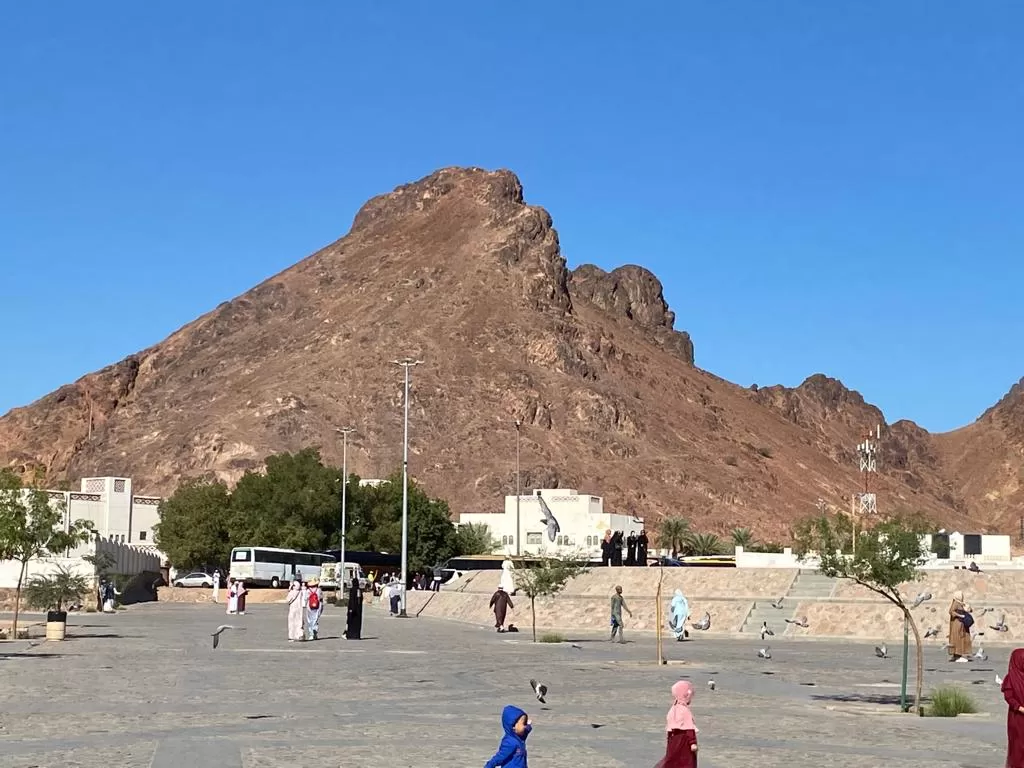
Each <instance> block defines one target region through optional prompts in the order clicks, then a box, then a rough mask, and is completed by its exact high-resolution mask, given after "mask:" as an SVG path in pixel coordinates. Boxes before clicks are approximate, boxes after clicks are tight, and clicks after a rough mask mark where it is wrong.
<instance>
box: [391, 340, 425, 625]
mask: <svg viewBox="0 0 1024 768" xmlns="http://www.w3.org/2000/svg"><path fill="white" fill-rule="evenodd" d="M391 362H393V363H394V364H395V365H400V366H402V368H404V369H405V426H404V428H403V433H402V592H401V597H402V601H401V606H400V608H399V611H398V615H399V616H402V617H405V616H406V615H407V614H406V612H405V593H406V589H407V588H408V586H409V571H408V568H409V369H410V368H413V367H415V366H417V365H420V364H422V363H423V361H422V360H414V359H413V358H411V357H406V358H403V359H402V360H392V361H391Z"/></svg>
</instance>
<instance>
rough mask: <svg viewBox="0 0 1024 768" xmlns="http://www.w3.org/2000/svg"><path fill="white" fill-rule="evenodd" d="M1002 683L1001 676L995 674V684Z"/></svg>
mask: <svg viewBox="0 0 1024 768" xmlns="http://www.w3.org/2000/svg"><path fill="white" fill-rule="evenodd" d="M1002 684H1003V678H1001V677H1000V676H999V675H996V685H1002Z"/></svg>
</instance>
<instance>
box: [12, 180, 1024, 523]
mask: <svg viewBox="0 0 1024 768" xmlns="http://www.w3.org/2000/svg"><path fill="white" fill-rule="evenodd" d="M674 325H675V315H674V313H673V312H672V311H671V310H670V309H669V307H668V305H667V304H666V302H665V299H664V296H663V293H662V287H661V284H660V283H659V282H658V280H657V278H655V277H654V275H652V274H651V273H650V272H648V271H647V270H645V269H643V268H642V267H637V266H624V267H620V268H618V269H615V270H612V271H611V272H605V271H604V270H601V269H599V268H597V267H594V266H590V265H584V266H581V267H579V268H577V269H575V270H573V271H572V272H570V271H569V270H567V268H566V263H565V259H564V257H563V255H562V253H561V250H560V248H559V243H558V234H557V232H556V231H555V229H554V228H553V226H552V220H551V217H550V215H549V214H548V213H547V212H546V211H545V210H544V209H542V208H538V207H535V206H531V205H528V204H526V203H525V202H524V198H523V190H522V186H521V185H520V183H519V180H518V179H517V178H516V177H515V176H514V175H513V174H512V173H510V172H508V171H497V172H488V171H485V170H481V169H478V168H447V169H443V170H441V171H438V172H437V173H434V174H432V175H430V176H428V177H426V178H424V179H421V180H420V181H417V182H415V183H412V184H408V185H405V186H403V187H400V188H398V189H396V190H395V191H394V192H391V193H389V194H385V195H381V196H379V197H376V198H374V199H373V200H371V201H369V202H368V203H367V204H366V205H365V206H363V208H362V209H361V210H360V211H359V213H358V214H357V215H356V217H355V221H354V223H353V226H352V229H351V231H350V232H349V234H348V235H346V236H345V237H343V238H342V239H341V240H338V241H337V242H335V243H333V244H331V245H329V246H327V247H326V248H324V249H323V250H321V251H319V252H317V253H315V254H313V255H312V256H309V257H308V258H306V259H305V260H303V261H301V262H299V263H298V264H296V265H295V266H294V267H292V268H290V269H288V270H286V271H284V272H282V273H281V274H279V275H276V276H274V277H272V278H270V279H269V280H267V281H265V282H264V283H262V284H260V285H258V286H256V287H255V288H253V289H252V290H251V291H249V292H247V293H245V294H243V295H242V296H239V297H238V298H236V299H233V300H232V301H229V302H226V303H224V304H222V305H221V306H219V307H217V308H216V309H214V310H213V311H211V312H209V313H208V314H206V315H204V316H202V317H200V318H199V319H197V320H196V321H194V322H192V323H190V324H189V325H187V326H185V327H184V328H182V329H181V330H179V331H177V332H176V333H174V334H173V335H171V336H170V337H169V338H167V339H165V340H164V341H162V342H161V343H159V344H157V345H155V346H153V347H151V348H149V349H146V350H142V351H141V352H139V353H137V354H135V355H132V356H131V357H129V358H127V359H125V360H123V361H121V362H119V363H117V364H115V365H112V366H110V367H108V368H105V369H103V370H102V371H98V372H96V373H92V374H88V375H86V376H84V377H83V378H82V379H80V380H79V381H77V382H75V383H73V384H69V385H67V386H65V387H62V388H61V389H59V390H58V391H56V392H54V393H52V394H50V395H48V396H46V397H44V398H42V399H41V400H39V401H38V402H36V403H33V404H32V405H30V406H27V407H25V408H18V409H15V410H14V411H11V412H10V413H8V414H7V415H6V416H3V417H2V418H0V464H3V465H11V466H15V467H17V468H18V469H20V470H24V471H27V470H30V469H37V468H38V469H41V470H42V471H44V472H45V473H46V474H47V475H48V476H49V478H51V480H52V481H57V480H59V479H63V478H69V479H75V478H77V477H80V476H83V475H89V474H120V475H129V476H132V477H133V478H135V479H136V484H137V487H138V488H139V489H140V491H145V492H152V493H169V492H171V491H172V490H173V489H174V487H175V486H176V484H177V482H178V481H179V480H180V479H182V478H184V477H191V476H197V475H209V476H216V477H220V478H223V479H225V480H228V481H234V480H236V479H237V478H238V477H240V476H241V474H242V473H244V472H245V471H246V470H248V469H253V468H257V467H259V466H260V465H261V463H262V460H263V458H264V457H265V456H266V455H268V454H269V453H272V452H276V451H282V450H298V449H300V448H302V447H305V446H307V445H316V446H320V447H321V448H322V449H323V452H324V455H325V457H326V458H327V459H328V460H333V461H338V462H340V458H341V457H340V445H339V442H338V438H337V435H336V433H335V428H336V427H339V426H342V425H352V426H355V427H356V429H357V432H356V433H355V434H354V435H353V436H352V437H351V438H350V442H349V464H350V466H351V467H352V468H353V470H354V471H356V472H357V473H359V474H361V475H363V476H383V475H384V474H386V473H388V472H390V471H392V470H393V469H395V468H396V467H397V466H399V463H400V460H401V450H402V429H401V426H402V422H401V419H402V409H401V404H402V373H401V370H400V369H399V368H398V367H397V366H395V365H394V364H393V363H392V361H393V360H394V359H395V358H399V357H404V356H406V355H412V356H416V357H418V358H420V359H422V360H423V361H424V365H422V366H420V367H417V368H415V369H414V370H413V372H412V392H411V400H410V420H411V426H410V429H411V435H410V438H411V440H410V453H411V457H410V466H411V471H412V473H413V475H414V476H415V477H416V478H417V479H418V480H420V481H421V482H423V483H424V484H425V485H426V486H427V488H428V490H429V491H430V492H432V493H434V494H438V495H441V496H444V497H446V498H448V499H449V500H450V501H451V503H452V506H453V509H454V510H455V511H457V512H458V511H475V510H486V509H500V506H501V500H500V499H501V496H502V495H503V494H505V493H507V492H509V490H510V489H512V488H514V487H515V486H514V471H515V429H514V426H513V421H514V419H516V418H520V419H522V420H523V422H524V425H525V427H524V429H523V433H522V467H523V472H522V478H523V483H524V486H525V487H527V488H529V487H534V486H537V487H541V486H546V487H552V486H562V487H565V486H569V487H576V488H579V489H581V490H584V491H588V492H593V493H598V494H602V495H604V496H605V498H606V502H607V504H608V505H609V506H610V507H611V508H613V509H617V510H620V511H631V512H634V513H636V514H641V515H646V516H647V517H648V518H651V519H652V521H654V520H655V519H656V518H657V517H658V516H660V515H671V514H683V515H686V516H688V517H690V518H691V519H692V520H693V522H694V524H695V525H696V526H698V527H705V528H711V529H718V530H722V531H724V530H726V529H728V528H731V527H733V526H736V525H750V526H752V527H754V528H755V529H756V530H757V531H758V532H759V533H760V534H761V535H763V536H782V535H784V533H785V531H786V530H787V528H788V525H789V523H790V522H791V521H792V520H793V519H794V518H796V517H799V516H801V515H803V514H805V513H807V512H808V511H809V510H813V504H814V502H815V500H816V499H818V498H820V497H824V498H827V499H829V500H831V501H832V502H833V503H834V504H835V505H837V506H842V507H845V506H847V505H848V501H849V494H850V493H851V492H853V491H855V490H856V489H857V488H858V486H859V483H858V477H857V474H856V464H855V456H854V446H855V445H856V443H857V441H858V440H859V439H860V438H861V437H862V436H863V434H864V433H865V431H866V430H867V429H870V428H873V427H874V426H875V425H876V424H879V423H881V424H883V425H884V423H885V422H884V420H883V417H882V414H881V413H880V412H879V411H878V409H877V408H875V407H874V406H871V405H870V404H868V403H866V402H865V401H864V399H863V398H862V397H861V396H860V395H859V394H857V393H856V392H852V391H850V390H848V389H847V388H846V387H844V386H843V385H842V383H841V382H838V381H836V380H834V379H828V378H827V377H825V376H821V375H817V376H812V377H811V378H809V379H808V380H807V381H805V382H804V383H803V384H801V385H800V386H799V387H797V388H795V389H787V388H784V387H767V388H762V389H759V390H756V391H750V390H745V389H741V388H740V387H737V386H735V385H733V384H730V383H728V382H725V381H723V380H721V379H719V378H717V377H715V376H713V375H711V374H708V373H705V372H704V371H701V370H700V369H698V368H696V367H694V352H693V344H692V342H691V340H690V338H689V336H688V334H686V333H685V332H682V331H677V330H675V328H674ZM1017 389H1018V390H1019V389H1020V386H1019V385H1018V388H1017ZM1011 395H1013V393H1011ZM1008 398H1009V402H1008V403H1003V404H1000V406H997V409H996V411H995V412H994V413H992V414H986V416H985V417H983V418H982V420H981V421H980V422H979V425H982V426H980V427H979V429H984V430H986V431H985V432H984V434H985V435H986V436H993V435H996V436H998V439H999V440H1001V441H1003V442H1002V443H1000V445H1002V446H1004V447H1003V448H1001V449H1000V450H1001V451H1002V453H1000V454H999V456H1000V457H1001V458H1000V460H1001V461H1009V459H1010V457H1011V455H1012V450H1013V449H1012V448H1011V445H1013V443H1011V442H1010V441H1011V439H1014V435H1019V431H1017V432H1015V431H1014V430H1015V429H1016V430H1019V429H1020V427H1021V424H1022V419H1021V414H1020V412H1019V410H1018V409H1019V407H1020V406H1019V403H1020V400H1021V399H1022V398H1020V397H1019V391H1018V394H1017V395H1013V397H1011V396H1010V395H1008ZM90 414H91V416H90ZM90 424H91V427H90ZM969 429H970V428H969ZM979 434H981V433H979ZM958 439H959V438H958ZM988 439H989V438H985V439H982V438H981V437H979V438H977V439H976V440H973V439H972V440H973V442H970V441H969V442H970V444H969V445H967V444H963V445H961V443H955V441H953V442H950V441H945V442H943V440H944V438H935V437H933V436H931V435H928V433H926V432H924V431H923V430H921V429H920V428H918V427H916V426H915V425H913V424H911V423H909V422H900V423H897V424H895V425H892V427H891V428H889V429H887V430H886V442H885V446H884V451H885V455H886V456H889V457H891V458H892V460H891V461H887V462H885V463H883V468H884V471H883V473H882V474H881V476H880V477H879V479H878V483H879V487H878V492H879V494H880V504H883V505H889V506H890V507H891V508H895V507H897V506H904V507H910V508H914V509H917V510H920V511H922V512H925V513H927V514H930V515H932V516H933V517H935V518H936V519H937V520H940V521H941V522H942V523H943V524H946V525H963V526H965V527H966V526H969V527H971V528H972V529H976V528H978V527H980V526H982V524H983V523H987V522H990V521H998V520H1000V519H1001V518H1000V517H999V515H1002V514H1004V511H1005V510H1006V509H1008V508H1009V507H1007V504H1008V503H1010V501H1009V500H1010V499H1011V498H1012V494H1009V491H1008V488H1009V486H1008V485H1005V484H1004V485H1002V486H1000V487H1001V488H1003V489H1004V492H1005V493H1007V494H1008V495H1005V496H1000V498H999V500H997V501H995V502H984V503H981V504H979V501H978V499H979V498H982V497H984V494H985V493H988V492H990V490H991V489H990V488H988V485H986V483H987V482H988V481H979V482H978V483H975V484H974V485H972V484H971V483H970V482H967V481H966V480H964V479H963V478H966V477H968V476H972V475H971V473H972V472H974V471H975V470H974V465H973V464H970V463H969V462H968V460H967V459H966V458H964V457H965V456H967V453H964V451H968V452H969V451H970V450H974V451H975V454H977V448H978V446H980V445H987V440H988ZM991 439H995V438H991ZM964 445H966V447H964ZM1016 445H1019V443H1017V444H1016ZM958 446H959V447H958ZM972 455H974V454H972ZM958 462H959V463H958ZM965 462H966V463H965ZM986 466H987V465H986ZM1017 466H1019V463H1018V464H1017Z"/></svg>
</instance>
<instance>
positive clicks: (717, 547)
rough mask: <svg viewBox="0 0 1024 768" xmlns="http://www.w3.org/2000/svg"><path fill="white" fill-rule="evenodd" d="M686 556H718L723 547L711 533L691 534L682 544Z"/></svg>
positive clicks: (720, 541)
mask: <svg viewBox="0 0 1024 768" xmlns="http://www.w3.org/2000/svg"><path fill="white" fill-rule="evenodd" d="M683 546H684V548H685V550H686V554H688V555H705V556H707V555H720V554H722V552H723V551H724V550H725V546H724V544H723V542H722V540H721V539H720V538H718V537H717V536H715V535H714V534H713V533H691V534H690V535H688V536H687V537H686V539H685V540H684V544H683Z"/></svg>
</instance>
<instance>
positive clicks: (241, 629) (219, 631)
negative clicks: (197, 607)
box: [213, 624, 245, 648]
mask: <svg viewBox="0 0 1024 768" xmlns="http://www.w3.org/2000/svg"><path fill="white" fill-rule="evenodd" d="M225 629H234V630H237V631H239V632H244V631H245V627H233V626H231V625H230V624H221V625H220V626H219V627H217V631H216V632H214V633H213V647H214V648H216V647H217V646H218V645H220V636H221V634H222V633H223V632H224V630H225Z"/></svg>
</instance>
